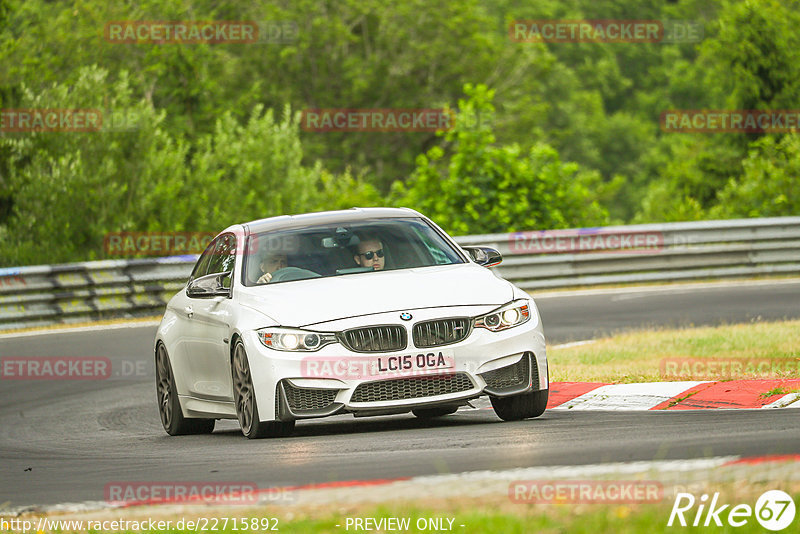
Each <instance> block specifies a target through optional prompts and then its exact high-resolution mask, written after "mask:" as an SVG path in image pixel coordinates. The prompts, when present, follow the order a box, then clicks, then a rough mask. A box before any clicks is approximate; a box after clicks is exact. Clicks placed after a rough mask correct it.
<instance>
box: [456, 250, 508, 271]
mask: <svg viewBox="0 0 800 534" xmlns="http://www.w3.org/2000/svg"><path fill="white" fill-rule="evenodd" d="M462 248H463V249H464V250H466V251H467V253H469V255H470V257H471V258H472V261H474V262H475V263H477V264H478V265H483V266H484V267H492V266H494V265H500V262H502V261H503V256H502V255H501V254H500V252H499V251H498V250H497V249H494V248H492V247H462Z"/></svg>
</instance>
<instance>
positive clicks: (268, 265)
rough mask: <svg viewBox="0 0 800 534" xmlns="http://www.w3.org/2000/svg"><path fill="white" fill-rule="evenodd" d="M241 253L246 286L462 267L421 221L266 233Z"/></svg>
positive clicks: (399, 220) (370, 222) (452, 251)
mask: <svg viewBox="0 0 800 534" xmlns="http://www.w3.org/2000/svg"><path fill="white" fill-rule="evenodd" d="M245 250H246V252H245V258H246V261H245V263H244V272H243V273H242V278H243V283H244V284H245V285H247V286H253V285H261V284H275V283H281V282H290V281H295V280H307V279H310V278H321V277H328V276H342V275H348V274H356V273H366V272H374V271H383V270H397V269H412V268H417V267H430V266H434V265H450V264H454V263H464V261H465V260H464V259H463V258H462V257H461V255H460V254H459V253H458V251H457V250H456V249H455V248H454V247H453V246H452V245H451V244H450V243H448V242H447V240H445V239H444V238H443V237H442V236H441V235H440V234H439V233H438V232H437V231H436V230H434V229H433V228H432V227H431V226H430V225H429V224H428V223H427V222H426V221H425V220H423V219H420V218H397V219H374V220H365V221H358V222H353V223H341V224H334V225H325V226H311V227H305V228H301V229H293V230H277V231H272V232H265V233H261V234H255V235H252V236H250V237H249V238H248V243H247V247H246V248H245Z"/></svg>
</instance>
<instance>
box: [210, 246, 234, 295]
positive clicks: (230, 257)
mask: <svg viewBox="0 0 800 534" xmlns="http://www.w3.org/2000/svg"><path fill="white" fill-rule="evenodd" d="M235 262H236V236H234V235H233V234H225V235H222V236H220V237H219V239H217V246H216V247H214V254H213V256H212V257H211V261H210V262H209V264H208V274H216V273H224V272H228V271H233V266H234V263H235ZM226 281H227V282H226V283H227V285H228V287H230V277H228V278H227V279H226Z"/></svg>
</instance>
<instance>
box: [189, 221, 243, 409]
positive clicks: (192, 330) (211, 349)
mask: <svg viewBox="0 0 800 534" xmlns="http://www.w3.org/2000/svg"><path fill="white" fill-rule="evenodd" d="M235 262H236V236H235V235H234V234H230V233H228V234H223V235H221V236H219V237H218V238H217V239H216V240H215V246H214V251H213V253H212V254H211V257H210V260H209V262H208V268H207V269H206V274H217V273H225V272H230V273H231V276H229V277H227V278H226V279H225V284H227V287H231V284H232V283H233V270H234V267H235ZM231 289H233V288H232V287H231ZM187 301H188V305H187V309H186V317H187V320H186V322H187V330H186V331H187V334H188V335H187V336H186V343H185V346H186V351H185V358H186V359H185V363H186V369H189V374H190V377H189V380H188V381H187V382H188V386H189V394H190V395H191V396H193V397H197V398H201V399H209V400H233V385H232V381H231V367H230V345H229V342H230V340H229V338H230V323H231V311H232V303H233V300H232V299H231V298H230V297H211V298H199V297H194V298H192V297H187Z"/></svg>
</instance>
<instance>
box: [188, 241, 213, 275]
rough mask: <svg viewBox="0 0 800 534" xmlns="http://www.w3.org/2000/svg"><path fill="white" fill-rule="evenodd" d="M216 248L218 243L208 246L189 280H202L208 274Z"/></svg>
mask: <svg viewBox="0 0 800 534" xmlns="http://www.w3.org/2000/svg"><path fill="white" fill-rule="evenodd" d="M215 246H217V242H216V241H212V242H211V243H209V244H208V246H207V247H206V249H205V250H204V251H203V254H202V255H201V256H200V259H199V260H197V263H195V264H194V269H192V275H191V276H190V277H189V280H194V279H195V278H200V277H201V276H204V275H206V274H207V273H208V263H209V262H210V261H211V255H212V253H213V252H214V247H215Z"/></svg>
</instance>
